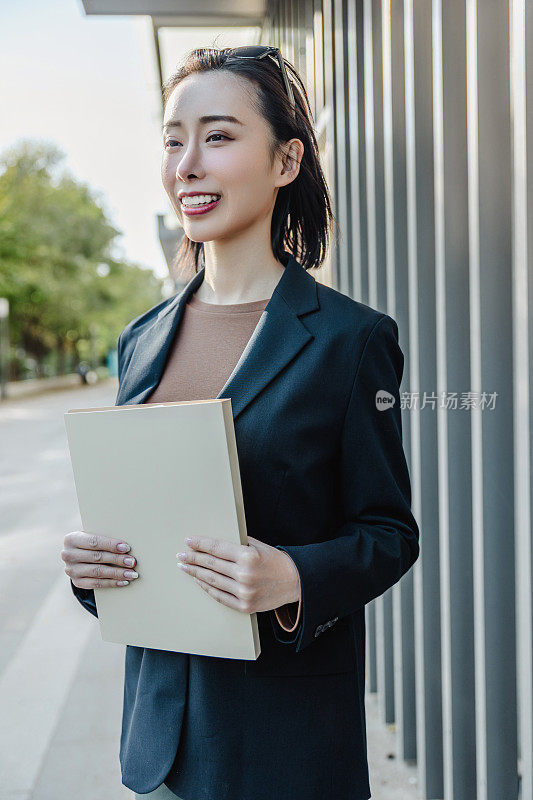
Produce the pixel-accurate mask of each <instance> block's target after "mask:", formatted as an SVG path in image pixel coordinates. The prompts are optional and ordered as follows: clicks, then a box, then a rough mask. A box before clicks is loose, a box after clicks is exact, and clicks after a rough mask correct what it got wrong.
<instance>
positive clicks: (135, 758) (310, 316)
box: [71, 253, 419, 800]
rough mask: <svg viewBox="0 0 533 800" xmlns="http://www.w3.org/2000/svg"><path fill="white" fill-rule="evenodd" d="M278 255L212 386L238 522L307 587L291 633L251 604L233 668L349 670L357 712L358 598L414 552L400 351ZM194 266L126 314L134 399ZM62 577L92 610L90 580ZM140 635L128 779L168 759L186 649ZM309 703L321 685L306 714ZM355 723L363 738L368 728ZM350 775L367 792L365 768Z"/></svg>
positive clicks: (157, 774)
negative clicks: (262, 297) (248, 655)
mask: <svg viewBox="0 0 533 800" xmlns="http://www.w3.org/2000/svg"><path fill="white" fill-rule="evenodd" d="M284 263H285V264H286V266H285V271H284V272H283V274H282V275H281V278H280V279H279V281H278V284H277V285H276V287H275V289H274V291H273V293H272V296H271V298H270V300H269V302H268V304H267V306H266V308H265V309H264V311H263V313H262V315H261V317H260V320H259V322H258V324H257V326H256V328H255V330H254V332H253V334H252V336H251V338H250V340H249V341H248V343H247V345H246V347H245V349H244V351H243V353H242V356H241V358H240V359H239V361H238V363H237V365H236V366H235V368H234V370H233V372H232V373H231V375H230V376H229V378H228V380H227V381H226V383H225V385H224V386H223V387H222V389H221V391H220V392H219V394H218V395H217V397H219V398H223V397H228V398H231V403H232V411H233V419H234V425H235V435H236V441H237V450H238V456H239V467H240V474H241V481H242V488H243V497H244V507H245V514H246V527H247V532H248V533H249V534H250V535H251V536H254V537H255V538H257V539H260V540H261V541H263V542H266V543H267V544H270V545H272V546H275V547H277V548H279V549H281V550H284V551H285V552H286V553H287V554H288V555H289V556H291V558H292V559H293V561H294V563H295V564H296V567H297V569H298V572H299V575H300V580H301V590H302V617H301V621H300V624H299V626H298V629H297V630H296V631H295V632H294V633H292V634H291V633H287V632H286V631H284V629H283V628H282V627H281V626H280V625H279V624H278V621H277V619H276V616H275V613H274V611H273V610H271V611H265V612H259V613H258V614H257V619H258V625H259V634H260V641H261V654H260V656H259V657H258V659H257V660H256V661H245V662H243V670H244V673H245V674H250V675H255V674H257V675H272V676H275V675H277V676H289V675H301V676H303V675H327V674H331V673H341V672H347V671H352V672H354V673H356V676H357V685H358V703H359V712H360V714H361V715H362V718H363V719H364V683H365V682H364V668H365V605H366V604H367V603H368V602H370V601H371V600H373V599H374V598H376V597H378V596H380V595H381V594H383V592H385V591H386V590H387V589H388V588H390V587H391V586H392V585H393V584H395V583H396V582H397V581H398V580H399V579H400V578H401V577H402V575H404V574H405V573H406V572H407V570H409V568H410V567H411V566H412V565H413V563H414V562H415V561H416V559H417V557H418V555H419V529H418V526H417V523H416V521H415V519H414V517H413V514H412V512H411V488H410V481H409V473H408V467H407V463H406V459H405V455H404V450H403V447H402V424H401V410H400V383H401V379H402V373H403V364H404V358H403V354H402V351H401V349H400V346H399V344H398V327H397V324H396V322H395V321H394V319H393V318H392V317H390V316H389V315H387V314H384V313H382V312H379V311H377V310H375V309H373V308H371V307H369V306H367V305H365V304H363V303H360V302H357V301H355V300H353V299H351V298H350V297H348V296H346V295H344V294H342V293H340V292H338V291H336V290H335V289H333V288H331V287H329V286H326V285H324V284H321V283H319V282H317V281H316V280H315V278H314V277H313V276H312V275H311V274H310V273H309V272H307V271H306V270H305V269H304V268H303V267H302V266H301V264H300V263H299V262H298V261H297V260H296V259H295V258H294V257H293V256H292V255H290V254H288V253H287V254H286V258H285V262H284ZM203 278H204V268H202V269H201V270H200V271H199V272H198V273H197V274H195V275H194V276H193V277H192V279H191V280H190V281H189V282H188V283H187V285H186V286H185V287H184V288H183V289H182V290H181V291H180V292H179V293H178V294H176V295H175V296H173V297H170V298H167V299H165V300H163V301H162V302H160V303H158V304H157V305H156V306H154V307H153V308H151V309H149V310H148V311H146V312H145V313H143V314H141V315H140V316H139V317H137V318H135V319H134V320H132V321H131V322H130V323H129V324H128V325H126V327H125V328H124V330H123V331H122V333H121V334H120V336H119V340H118V361H119V391H118V394H117V398H116V405H124V404H135V403H142V402H143V401H144V400H145V399H147V398H148V396H149V394H150V393H151V392H152V390H153V389H154V388H155V386H157V384H158V382H159V380H160V377H161V375H162V372H163V369H164V366H165V362H166V359H167V355H168V353H169V349H170V346H171V344H172V341H173V337H174V335H175V333H176V330H177V328H178V325H179V323H180V320H181V319H182V316H183V312H184V309H185V305H186V303H187V301H188V300H189V299H190V297H191V295H192V293H193V292H195V291H196V289H197V288H198V287H199V285H200V284H201V282H202V280H203ZM109 535H111V536H112V535H113V532H112V531H109ZM138 566H139V569H140V571H141V572H142V564H139V565H138ZM71 585H72V589H73V591H74V594H75V596H76V597H77V598H78V600H79V601H80V602H81V603H82V604H83V605H84V606H85V607H86V608H87V610H89V611H90V612H91V613H92V614H94V615H95V616H97V609H96V605H95V601H94V591H93V590H92V589H91V590H86V589H79V588H77V587H75V586H74V584H72V581H71ZM213 602H216V600H214V599H213ZM143 650H144V649H143V648H136V647H130V646H128V647H127V651H128V652H127V653H126V677H125V681H126V687H125V697H124V717H123V737H122V742H121V763H122V767H123V781H124V783H125V785H127V786H129V787H130V788H132V789H134V790H135V791H137V792H146V791H149V790H150V788H146V787H151V788H152V789H153V788H155V786H157V785H159V784H158V783H157V781H158V780H159V782H160V783H161V781H162V780H163V779H164V777H165V775H166V772H165V769H166V770H168V768H169V766H170V764H171V761H172V759H171V755H172V753H175V750H176V747H177V743H178V741H179V728H180V723H181V721H182V714H183V703H182V704H181V705H180V704H179V703H178V701H177V700H176V706H175V707H174V709H172V708H171V705H172V704H171V703H169V691H170V690H169V689H168V684H169V682H172V683H173V684H174V689H173V691H175V692H176V693H179V692H181V693H182V694H181V695H180V697H182V698H183V692H184V690H185V689H184V680H183V670H184V669H185V662H184V661H182V662H180V661H179V655H181V654H171V653H167V654H165V657H166V658H167V659H172V665H170V664H168V665H167V666H166V667H163V666H162V664H163V660H160V661H159V662H156V661H153V662H150V661H149V657H153V656H154V654H155V653H157V652H159V651H152V652H151V653H150V652H149V651H148V650H144V652H143ZM161 655H162V654H161ZM203 658H204V659H207V660H208V661H209V660H210V659H209V658H208V657H203ZM164 663H165V664H167V662H166V661H165V662H164ZM180 663H181V666H180ZM203 663H204V662H203ZM150 664H152V666H150ZM156 664H159V666H156ZM167 669H168V670H169V671H168V672H167V673H165V670H167ZM180 670H181V672H180ZM156 672H157V673H158V674H156ZM170 675H172V678H171V677H170ZM141 680H144V687H145V692H151V693H152V694H151V696H152V701H151V702H153V703H154V704H157V702H158V701H157V685H159V688H160V693H161V692H166V693H165V695H164V696H165V709H164V710H163V709H162V708H160V709H159V712H158V713H159V716H158V720H157V723H156V722H155V718H154V717H152V718H151V712H150V709H149V708H148V707H147V710H146V709H145V712H144V713H143V714H139V713H138V709H136V707H135V703H136V702H139V699H138V698H139V696H140V695H142V694H143V692H142V691H141V692H139V681H141ZM165 681H166V684H167V685H166V688H165ZM180 681H181V685H180ZM154 687H156V688H154ZM170 694H171V691H170ZM177 696H178V694H176V698H177ZM159 702H160V701H159ZM319 705H320V704H319V700H318V699H317V714H320V707H319ZM176 708H178V711H176ZM288 712H289V713H290V709H289V710H288ZM165 714H166V716H165ZM155 724H157V725H159V726H160V727H161V726H164V727H165V729H166V731H170V729H171V727H172V726H173V728H175V729H177V732H175V733H172V734H170V733H168V734H167V744H166V745H165V747H167V750H165V749H164V748H163V750H162V743H161V739H160V737H159V739H158V744H157V748H156V747H155V745H154V746H153V752H152V751H150V747H152V745H151V743H150V740H151V739H154V738H158V737H157V736H155V735H154V725H155ZM136 726H137V727H136ZM135 728H136V729H135ZM358 737H359V738H358V739H357V743H358V745H359V746H360V749H361V751H362V752H363V751H364V753H365V754H366V740H365V739H364V736H363V733H362V732H359V733H358ZM265 746H266V745H265ZM292 746H293V745H292V744H291V748H292ZM139 764H140V765H139ZM139 787H142V788H139ZM361 787H363V788H362V790H361V795H360V796H363V792H364V781H363V782H362V783H361ZM199 796H200V795H198V797H199ZM206 796H207V795H206ZM224 796H226V795H224ZM311 796H314V795H311V794H310V795H309V797H311ZM366 796H367V795H366ZM228 797H230V795H228ZM305 797H306V800H307V795H306V796H305ZM317 798H318V795H317Z"/></svg>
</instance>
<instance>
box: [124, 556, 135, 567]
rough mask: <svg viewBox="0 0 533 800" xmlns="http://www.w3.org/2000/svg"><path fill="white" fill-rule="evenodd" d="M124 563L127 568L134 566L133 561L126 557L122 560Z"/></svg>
mask: <svg viewBox="0 0 533 800" xmlns="http://www.w3.org/2000/svg"><path fill="white" fill-rule="evenodd" d="M124 563H125V565H126V566H127V567H133V565H134V564H135V559H134V558H131V557H130V556H128V557H127V558H125V559H124Z"/></svg>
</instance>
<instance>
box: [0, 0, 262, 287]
mask: <svg viewBox="0 0 533 800" xmlns="http://www.w3.org/2000/svg"><path fill="white" fill-rule="evenodd" d="M254 33H255V31H254V30H253V29H236V30H231V29H225V30H223V31H221V29H220V28H218V29H213V28H206V29H191V28H188V29H182V30H179V29H165V30H163V31H162V32H161V45H162V59H163V79H165V78H166V76H167V73H168V71H170V70H172V68H173V67H175V66H176V65H177V64H178V62H179V60H180V59H181V57H182V56H183V55H185V53H186V52H188V50H190V49H192V48H193V47H200V46H217V47H225V46H236V45H239V44H252V43H254V42H255V41H256V39H255V38H254ZM215 38H216V41H215ZM0 76H1V77H0V108H1V109H2V113H1V116H0V153H1V152H2V151H4V150H5V149H6V148H8V147H11V146H12V145H14V144H16V143H17V142H18V141H20V140H22V139H24V140H35V141H39V142H51V143H54V144H55V145H56V146H58V147H59V148H60V149H61V150H62V151H63V153H64V154H65V160H64V161H63V163H62V165H61V166H62V167H66V168H68V169H69V170H70V172H71V173H72V174H73V175H74V176H75V177H76V178H78V179H80V180H82V181H84V182H87V183H88V184H89V185H90V186H91V187H92V189H94V190H96V191H97V192H99V193H100V196H101V198H102V199H101V200H99V202H100V203H101V204H102V206H103V208H104V209H105V210H106V213H107V215H108V217H109V219H110V221H111V223H112V224H113V225H114V226H115V227H116V228H117V229H118V230H120V231H121V232H122V236H120V237H117V244H116V248H115V250H114V253H113V254H114V255H115V257H118V258H120V257H124V258H126V259H127V260H129V261H132V262H134V263H135V264H137V265H139V266H141V267H144V268H147V269H152V270H153V271H154V272H155V274H156V275H158V276H159V277H162V278H164V277H165V276H167V275H168V270H167V265H166V262H165V258H164V256H163V251H162V250H161V246H160V244H159V238H158V234H157V221H156V214H158V213H159V214H165V215H168V216H167V219H168V223H169V224H174V223H176V217H175V214H174V212H173V211H172V209H171V206H170V202H169V200H168V198H167V195H166V193H165V191H164V189H163V186H162V184H161V171H160V170H161V155H162V136H161V99H160V98H161V94H160V89H159V87H158V78H157V66H156V59H155V48H154V46H153V37H152V30H151V25H150V19H149V17H146V16H131V17H130V16H105V17H103V16H87V15H86V14H85V11H84V9H83V5H82V3H81V0H16V2H6V0H3V2H0Z"/></svg>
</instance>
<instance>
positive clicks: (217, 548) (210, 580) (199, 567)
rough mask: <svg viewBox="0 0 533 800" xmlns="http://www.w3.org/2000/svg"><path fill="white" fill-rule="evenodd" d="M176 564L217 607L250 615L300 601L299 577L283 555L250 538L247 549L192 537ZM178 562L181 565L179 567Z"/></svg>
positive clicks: (290, 560)
mask: <svg viewBox="0 0 533 800" xmlns="http://www.w3.org/2000/svg"><path fill="white" fill-rule="evenodd" d="M186 544H188V545H189V547H190V548H191V549H190V551H189V552H187V553H176V556H177V558H178V559H179V560H178V564H179V566H180V567H182V569H184V570H185V571H186V572H187V573H188V574H189V575H191V576H192V577H193V578H194V580H195V581H196V582H197V583H198V584H199V585H200V586H201V587H202V589H204V590H205V591H206V592H207V594H210V595H211V597H214V599H215V600H218V602H219V603H222V604H223V605H226V606H229V607H230V608H235V609H236V610H237V611H243V612H244V613H246V614H253V613H254V612H256V611H269V610H270V609H273V608H279V606H283V605H285V603H293V602H296V601H297V600H299V598H300V576H299V573H298V570H297V569H296V565H295V564H294V561H293V560H292V558H291V557H290V556H288V555H287V553H284V552H283V551H282V550H276V548H275V547H271V546H270V545H268V544H265V543H264V542H260V541H259V540H258V539H254V538H253V537H252V536H249V537H248V545H243V544H233V543H232V542H226V541H224V540H223V539H208V538H202V537H192V538H190V539H186ZM180 562H182V563H180Z"/></svg>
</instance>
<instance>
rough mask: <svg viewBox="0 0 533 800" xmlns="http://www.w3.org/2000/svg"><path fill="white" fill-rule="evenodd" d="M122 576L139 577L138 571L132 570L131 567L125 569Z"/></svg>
mask: <svg viewBox="0 0 533 800" xmlns="http://www.w3.org/2000/svg"><path fill="white" fill-rule="evenodd" d="M124 577H125V578H138V577H139V573H138V572H135V571H134V570H132V569H127V570H126V571H125V572H124Z"/></svg>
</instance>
